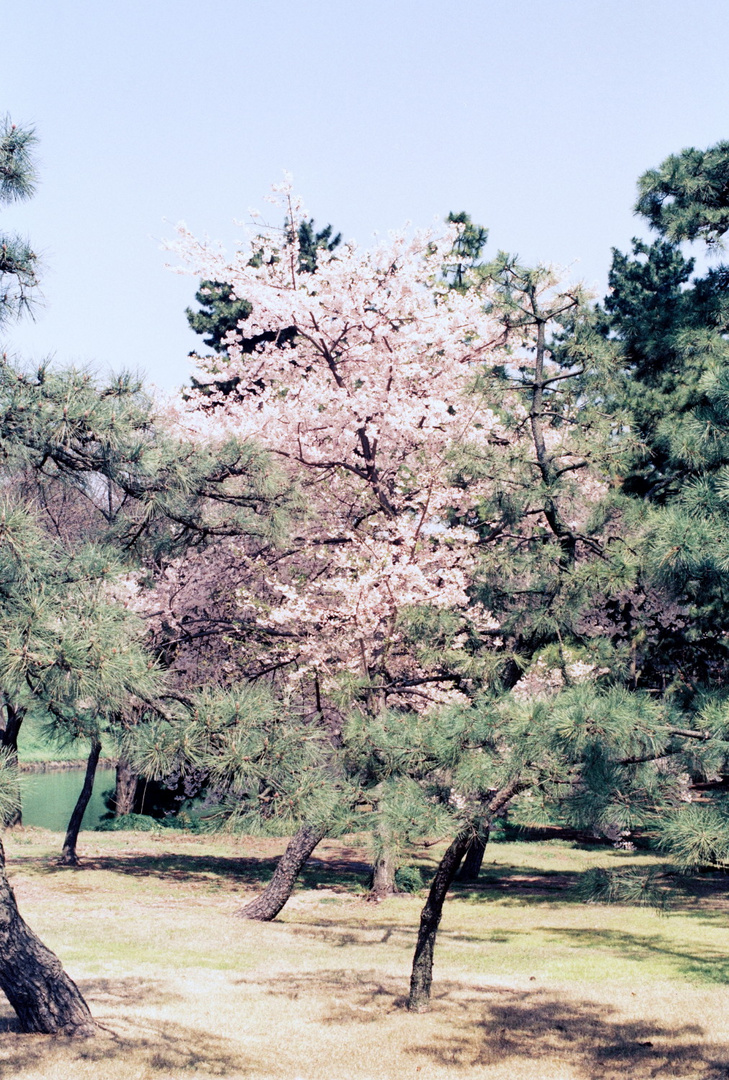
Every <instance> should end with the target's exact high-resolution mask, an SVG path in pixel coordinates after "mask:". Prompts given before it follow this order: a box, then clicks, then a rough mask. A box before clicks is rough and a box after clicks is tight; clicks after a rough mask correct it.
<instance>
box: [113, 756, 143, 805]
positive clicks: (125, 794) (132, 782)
mask: <svg viewBox="0 0 729 1080" xmlns="http://www.w3.org/2000/svg"><path fill="white" fill-rule="evenodd" d="M138 786H139V777H138V776H137V774H136V772H135V771H134V769H133V768H132V767H131V765H130V764H129V762H128V761H126V760H125V758H119V760H118V762H117V765H116V787H115V789H114V816H115V817H122V815H124V814H133V813H134V805H135V802H136V799H137V788H138Z"/></svg>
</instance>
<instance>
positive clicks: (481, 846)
mask: <svg viewBox="0 0 729 1080" xmlns="http://www.w3.org/2000/svg"><path fill="white" fill-rule="evenodd" d="M489 832H490V829H489V826H488V825H483V826H482V827H481V828H480V829H479V831H478V833H477V834H476V836H474V837H473V838H472V840H471V843H470V844H469V845H468V851H467V852H466V855H465V858H464V860H463V862H462V863H461V869H460V870H459V871H458V873H457V874H456V878H457V880H458V881H478V875H479V874H480V873H481V866H482V864H483V857H484V854H485V852H486V845H487V844H488V841H489Z"/></svg>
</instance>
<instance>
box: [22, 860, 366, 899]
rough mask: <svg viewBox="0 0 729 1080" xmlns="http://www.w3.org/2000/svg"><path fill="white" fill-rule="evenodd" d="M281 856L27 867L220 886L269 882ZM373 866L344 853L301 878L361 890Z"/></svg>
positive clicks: (316, 863)
mask: <svg viewBox="0 0 729 1080" xmlns="http://www.w3.org/2000/svg"><path fill="white" fill-rule="evenodd" d="M278 858H279V856H276V857H275V858H255V857H248V856H242V857H240V858H226V857H224V856H218V855H195V854H187V853H185V854H170V853H160V854H159V855H148V854H129V855H95V856H88V857H85V856H82V858H81V863H80V865H79V866H77V867H75V866H59V865H58V863H57V861H56V860H55V859H48V858H25V859H16V860H15V862H16V864H19V863H21V862H22V864H23V868H24V869H30V868H31V867H32V870H33V871H34V872H35V873H39V874H43V875H50V874H71V875H73V874H75V873H78V872H79V871H84V870H105V871H107V872H109V873H113V874H122V875H126V876H129V877H145V878H156V879H157V880H159V881H164V882H169V883H178V884H189V883H196V882H197V883H203V882H204V883H205V884H207V885H208V886H209V885H215V884H217V885H218V886H219V887H222V888H237V887H239V886H248V887H259V888H262V887H264V886H265V885H267V884H268V882H269V881H270V880H271V877H272V876H273V872H274V870H275V869H276V864H277V863H278ZM368 873H369V867H368V866H367V864H366V863H363V862H357V861H351V860H348V859H343V858H336V857H335V858H331V859H314V860H311V862H310V865H307V867H306V868H305V870H304V871H303V873H302V874H301V876H300V878H299V881H300V884H301V885H303V887H304V888H309V889H311V888H315V887H316V886H317V885H324V886H326V887H327V888H332V889H337V888H339V889H343V890H345V891H353V892H361V891H362V889H363V882H365V881H366V878H367V875H368Z"/></svg>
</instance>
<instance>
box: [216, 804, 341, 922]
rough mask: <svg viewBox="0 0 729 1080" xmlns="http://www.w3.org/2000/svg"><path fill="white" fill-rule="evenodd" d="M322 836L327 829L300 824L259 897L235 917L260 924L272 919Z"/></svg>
mask: <svg viewBox="0 0 729 1080" xmlns="http://www.w3.org/2000/svg"><path fill="white" fill-rule="evenodd" d="M325 836H326V829H323V828H321V827H320V826H315V825H306V824H305V825H302V826H301V828H300V829H299V831H298V832H297V833H296V834H295V836H292V837H291V839H290V840H289V843H288V846H287V848H286V850H285V851H284V853H283V855H282V856H281V858H280V859H279V860H278V866H277V867H276V870H275V871H274V875H273V877H272V878H271V880H270V881H269V883H268V885H267V886H266V888H265V889H264V890H263V892H262V893H261V895H260V896H257V897H256V898H255V900H252V901H251V903H250V904H246V906H245V907H244V908H241V909H240V911H238V912H237V914H238V915H240V916H241V918H243V919H257V920H258V921H259V922H269V921H270V920H271V919H275V918H276V916H277V915H278V913H279V911H281V909H282V908H283V906H284V904H285V903H286V901H287V900H288V898H289V897H290V896H291V893H292V892H293V888H294V883H295V881H296V879H297V877H298V876H299V874H300V873H301V870H302V869H303V867H304V865H305V864H306V860H307V859H308V858H309V856H310V855H311V853H312V851H313V850H314V848H315V847H316V845H317V844H318V843H319V842H320V841H321V840H323V839H324V837H325Z"/></svg>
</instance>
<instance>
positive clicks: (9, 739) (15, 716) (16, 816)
mask: <svg viewBox="0 0 729 1080" xmlns="http://www.w3.org/2000/svg"><path fill="white" fill-rule="evenodd" d="M24 716H25V709H22V708H20V709H16V708H15V707H14V706H13V705H11V703H10V701H9V700H8V699H7V698H5V727H4V728H2V729H0V746H3V747H4V748H5V750H6V751H7V752H8V758H9V760H10V761H15V762H17V760H18V735H19V734H20V725H21V724H22V723H23V717H24ZM3 824H4V825H5V826H7V827H8V828H10V827H12V826H13V825H22V824H23V807H22V804H21V801H20V789H19V788H18V798H17V804H16V807H15V809H14V810H12V811H11V812H10V813H9V814H8V816H7V817H6V819H5V821H4V822H3Z"/></svg>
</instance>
